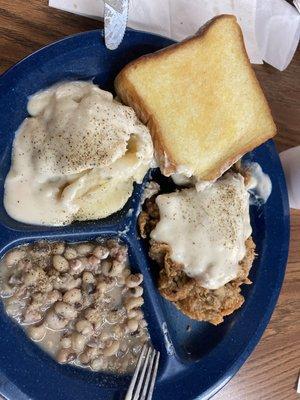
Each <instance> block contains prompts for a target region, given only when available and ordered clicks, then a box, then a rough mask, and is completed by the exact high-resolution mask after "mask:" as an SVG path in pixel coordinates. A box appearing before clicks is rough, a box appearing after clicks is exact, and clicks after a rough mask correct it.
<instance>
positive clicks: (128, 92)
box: [115, 15, 276, 180]
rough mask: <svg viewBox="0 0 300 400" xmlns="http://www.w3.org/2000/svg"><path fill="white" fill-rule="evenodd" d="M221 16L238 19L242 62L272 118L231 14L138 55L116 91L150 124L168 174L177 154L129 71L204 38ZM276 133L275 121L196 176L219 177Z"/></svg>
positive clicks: (117, 81)
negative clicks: (158, 47)
mask: <svg viewBox="0 0 300 400" xmlns="http://www.w3.org/2000/svg"><path fill="white" fill-rule="evenodd" d="M220 19H230V20H233V21H235V23H236V25H237V27H238V32H239V36H240V38H241V42H242V47H243V54H242V57H243V58H244V60H243V62H244V63H245V64H246V65H248V66H249V72H250V79H251V81H252V83H253V85H254V86H255V87H256V91H257V93H258V94H259V95H260V96H261V98H262V101H263V102H264V106H265V109H266V110H267V112H268V113H269V117H270V120H272V116H271V111H270V108H269V106H268V103H267V101H266V99H265V97H264V94H263V91H262V89H261V87H260V85H259V83H258V81H257V78H256V76H255V73H254V71H253V69H252V67H251V64H250V62H249V59H248V56H247V53H246V49H245V46H244V42H243V35H242V31H241V29H240V27H239V25H238V24H237V22H236V18H235V17H234V16H232V15H220V16H217V17H215V18H213V19H212V20H210V21H208V22H207V23H206V24H205V25H204V26H203V27H202V28H200V30H199V31H198V33H197V34H196V35H195V36H192V37H189V38H187V39H185V40H184V41H183V42H181V43H176V44H173V45H171V46H169V47H167V48H165V49H162V50H159V51H157V52H155V53H152V54H147V55H144V56H142V57H140V58H138V59H137V60H134V61H132V62H131V63H129V64H128V65H127V66H126V67H125V68H123V70H122V71H121V72H120V73H119V74H118V76H117V77H116V79H115V88H116V92H117V94H118V95H119V97H120V98H121V100H122V101H123V102H124V103H125V104H127V105H129V106H131V107H133V108H134V110H135V111H136V113H137V115H138V117H139V118H140V120H141V121H142V122H143V123H144V124H147V125H148V127H149V129H150V133H151V135H152V139H153V143H154V149H155V155H156V158H157V161H158V163H159V165H160V167H161V169H162V172H163V173H164V174H165V175H167V176H168V175H170V174H172V173H174V172H176V170H177V167H178V165H177V163H176V157H175V156H174V154H172V149H170V147H169V148H167V146H166V144H165V143H164V137H163V135H162V132H161V129H160V126H159V122H158V121H156V120H155V116H154V115H151V114H150V113H149V112H148V110H147V106H146V104H145V102H144V100H143V99H142V97H141V96H139V94H138V92H137V91H136V88H135V87H134V85H133V84H132V82H131V81H130V79H129V78H128V74H129V72H130V71H132V70H134V69H136V68H138V67H139V65H140V64H143V63H144V62H145V61H147V60H149V59H156V60H157V59H163V58H164V57H165V55H166V54H170V53H173V52H176V50H177V48H179V47H184V46H189V45H190V43H191V42H194V41H199V40H203V39H204V38H205V35H206V33H207V32H208V29H209V28H211V27H212V26H213V25H214V24H215V23H217V22H218V20H220ZM275 134H276V126H275V124H274V123H273V127H272V129H270V132H269V133H267V134H265V135H264V136H263V138H262V137H261V136H256V137H255V138H253V140H252V141H251V142H250V143H249V144H248V145H246V146H244V147H243V148H240V149H239V151H238V152H234V153H233V154H232V155H231V156H230V157H227V158H226V159H225V160H220V162H219V163H218V164H217V163H216V165H214V166H212V168H211V169H210V170H209V171H208V172H207V173H206V174H205V175H202V176H198V175H197V173H196V176H197V177H198V178H199V179H202V180H215V179H217V178H218V177H219V176H221V175H222V173H223V172H225V171H226V170H227V169H228V168H230V166H231V165H232V164H234V163H235V162H236V161H237V160H238V159H239V158H241V157H242V156H243V155H244V154H245V153H247V152H248V151H251V150H252V149H253V148H255V147H257V146H258V145H260V144H261V143H263V142H264V141H266V140H268V139H270V138H272V137H273V136H274V135H275Z"/></svg>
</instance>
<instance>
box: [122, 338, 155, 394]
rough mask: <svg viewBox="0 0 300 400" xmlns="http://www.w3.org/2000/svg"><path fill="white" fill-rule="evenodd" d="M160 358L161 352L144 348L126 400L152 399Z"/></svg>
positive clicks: (147, 347)
mask: <svg viewBox="0 0 300 400" xmlns="http://www.w3.org/2000/svg"><path fill="white" fill-rule="evenodd" d="M159 357H160V352H159V351H157V350H154V349H153V348H152V347H150V346H148V345H147V344H145V345H144V346H143V348H142V351H141V354H140V357H139V360H138V363H137V366H136V368H135V371H134V374H133V377H132V380H131V382H130V386H129V388H128V391H127V393H126V397H125V400H144V399H146V400H151V399H152V395H153V390H154V385H155V379H156V375H157V369H158V362H159ZM146 396H147V397H146Z"/></svg>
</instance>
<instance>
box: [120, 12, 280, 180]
mask: <svg viewBox="0 0 300 400" xmlns="http://www.w3.org/2000/svg"><path fill="white" fill-rule="evenodd" d="M115 89H116V92H117V94H118V96H119V97H120V98H121V100H122V101H123V102H124V103H125V104H127V105H129V106H131V107H133V108H134V110H135V111H136V113H137V114H138V116H139V118H140V119H141V121H142V122H144V123H145V124H147V125H148V127H149V129H150V132H151V135H152V139H153V142H154V147H155V152H156V157H157V160H158V162H159V165H160V167H161V170H162V172H163V173H164V174H165V175H170V174H172V173H175V172H183V171H184V172H185V173H186V174H188V175H194V176H195V177H196V178H197V179H199V180H214V179H216V178H218V177H219V176H220V175H221V174H222V173H223V172H224V171H225V170H227V169H228V168H229V167H230V166H231V165H232V164H233V163H234V162H235V161H237V160H238V159H239V158H240V157H241V156H242V155H243V154H245V153H246V152H248V151H250V150H252V149H253V148H254V147H256V146H258V145H260V144H261V143H263V142H265V141H266V140H267V139H269V138H271V137H272V136H274V135H275V134H276V127H275V124H274V122H273V119H272V116H271V112H270V110H269V107H268V104H267V101H266V99H265V97H264V94H263V92H262V89H261V87H260V85H259V83H258V81H257V79H256V76H255V73H254V71H253V70H252V67H251V64H250V62H249V59H248V57H247V54H246V50H245V46H244V42H243V36H242V32H241V29H240V27H239V25H238V23H237V22H236V19H235V17H234V16H230V15H221V16H219V17H216V18H214V19H213V20H211V21H210V22H209V23H207V24H206V25H205V26H204V27H203V28H202V29H201V30H200V31H199V32H198V33H197V34H196V35H195V36H193V37H191V38H188V39H186V40H185V41H183V42H182V43H179V44H175V45H173V46H170V47H168V48H166V49H163V50H161V51H158V52H156V53H153V54H149V55H146V56H142V57H140V58H139V59H137V60H135V61H133V62H131V63H130V64H128V65H127V66H126V67H125V68H124V69H123V70H122V71H121V72H120V73H119V74H118V76H117V77H116V80H115Z"/></svg>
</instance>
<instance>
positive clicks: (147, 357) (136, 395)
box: [133, 347, 152, 400]
mask: <svg viewBox="0 0 300 400" xmlns="http://www.w3.org/2000/svg"><path fill="white" fill-rule="evenodd" d="M151 352H152V348H151V347H149V348H148V352H147V355H146V358H145V361H144V365H143V369H142V372H141V373H140V376H139V379H138V382H137V387H136V389H135V394H134V397H133V400H138V398H139V396H140V391H141V387H142V384H143V381H144V376H145V372H146V368H147V366H148V362H149V356H150V354H151Z"/></svg>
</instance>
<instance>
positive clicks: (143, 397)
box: [140, 350, 157, 400]
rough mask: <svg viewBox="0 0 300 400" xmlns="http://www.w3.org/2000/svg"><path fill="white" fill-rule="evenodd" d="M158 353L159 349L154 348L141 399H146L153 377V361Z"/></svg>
mask: <svg viewBox="0 0 300 400" xmlns="http://www.w3.org/2000/svg"><path fill="white" fill-rule="evenodd" d="M156 353H157V351H156V350H154V351H153V353H152V354H151V359H150V362H149V368H148V370H147V375H146V379H145V383H144V389H143V392H142V395H141V398H140V400H145V398H146V393H147V390H148V386H149V382H150V377H151V374H152V368H153V363H154V359H155V356H156Z"/></svg>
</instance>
